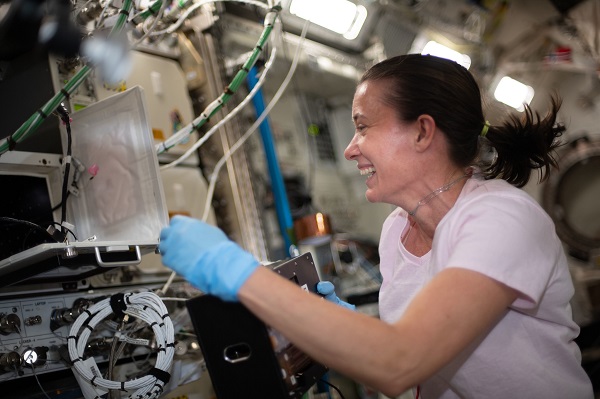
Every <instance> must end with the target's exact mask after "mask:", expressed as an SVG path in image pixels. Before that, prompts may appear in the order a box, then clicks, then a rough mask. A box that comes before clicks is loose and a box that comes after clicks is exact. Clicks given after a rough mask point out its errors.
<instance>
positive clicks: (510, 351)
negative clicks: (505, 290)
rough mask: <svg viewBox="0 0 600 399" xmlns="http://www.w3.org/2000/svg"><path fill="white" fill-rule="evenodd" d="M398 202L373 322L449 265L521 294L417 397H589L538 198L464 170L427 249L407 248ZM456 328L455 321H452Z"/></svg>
mask: <svg viewBox="0 0 600 399" xmlns="http://www.w3.org/2000/svg"><path fill="white" fill-rule="evenodd" d="M406 227H407V213H406V212H405V211H404V210H402V209H400V208H398V209H396V210H395V211H394V212H392V214H390V216H389V217H388V218H387V220H386V221H385V223H384V225H383V230H382V233H381V241H380V244H379V252H380V261H381V263H380V269H381V274H382V276H383V284H382V286H381V290H380V293H379V312H380V317H381V319H382V320H384V321H386V322H389V323H392V322H395V321H397V320H398V319H399V318H400V317H401V316H402V314H403V313H404V311H405V310H406V308H407V306H408V305H409V303H410V301H411V299H412V298H413V297H414V295H415V294H416V293H417V292H418V291H419V290H420V289H421V288H422V287H423V286H424V285H425V284H426V283H427V282H428V281H429V280H431V278H432V277H433V276H434V275H435V274H436V273H439V272H440V271H441V270H443V269H445V268H448V267H461V268H465V269H469V270H474V271H477V272H479V273H483V274H485V275H486V276H489V277H490V278H493V279H495V280H497V281H500V282H502V283H503V284H506V285H507V286H509V287H511V288H514V289H515V290H517V291H519V292H520V293H521V295H520V296H519V298H518V299H517V300H515V302H514V303H513V304H512V305H511V307H510V309H509V310H508V311H507V313H506V315H505V316H504V317H503V318H502V319H501V321H500V322H499V323H498V324H497V325H496V326H495V327H494V328H493V330H492V331H491V332H490V333H489V334H487V335H486V336H484V337H482V338H481V339H480V340H479V341H477V342H473V343H472V344H471V345H470V346H469V347H468V348H467V349H465V350H464V351H463V352H462V353H461V354H460V355H459V356H458V357H457V358H456V359H454V360H453V361H452V362H451V363H450V364H448V365H446V366H445V367H444V368H442V370H440V371H439V372H438V373H437V374H436V375H434V376H433V377H432V378H430V379H429V380H427V381H425V382H424V383H422V384H421V385H420V387H421V398H422V399H432V398H444V399H447V398H486V399H495V398H498V399H507V398H532V399H537V398H540V399H541V398H543V399H552V398H556V399H567V398H568V399H582V398H586V399H588V398H590V399H591V398H593V391H592V385H591V382H590V380H589V378H588V376H587V374H586V373H585V371H584V370H583V368H582V367H581V352H580V350H579V347H578V346H577V345H576V343H575V342H574V341H573V340H574V339H575V337H577V335H578V334H579V327H578V326H577V324H575V322H573V319H572V315H571V307H570V305H569V301H570V299H571V297H572V296H573V293H574V289H573V283H572V280H571V276H570V274H569V270H568V267H567V261H566V258H565V255H564V251H563V248H562V244H561V242H560V240H559V239H558V237H557V236H556V233H555V227H554V223H553V222H552V220H551V219H550V217H549V216H548V215H547V214H546V212H544V210H543V209H542V208H541V207H540V206H539V204H538V203H537V202H536V201H535V200H533V199H532V198H531V197H529V196H528V195H527V194H526V193H525V192H523V191H522V190H519V189H517V188H515V187H513V186H511V185H510V184H509V183H507V182H505V181H504V180H482V179H480V178H476V177H472V178H470V179H469V180H468V181H467V182H466V184H465V186H464V188H463V190H462V192H461V194H460V196H459V198H458V200H457V201H456V204H455V205H454V207H452V209H451V210H450V211H449V212H448V213H447V214H446V216H445V217H444V218H443V219H442V220H441V222H440V223H439V225H438V227H437V229H436V231H435V236H434V239H433V244H432V250H431V251H429V252H428V253H427V254H426V255H424V256H422V257H416V256H414V255H412V254H411V253H409V252H408V251H407V250H406V249H405V248H404V246H403V245H402V243H401V242H400V236H401V234H402V231H403V230H404V229H405V228H406ZM456 328H460V325H457V326H456Z"/></svg>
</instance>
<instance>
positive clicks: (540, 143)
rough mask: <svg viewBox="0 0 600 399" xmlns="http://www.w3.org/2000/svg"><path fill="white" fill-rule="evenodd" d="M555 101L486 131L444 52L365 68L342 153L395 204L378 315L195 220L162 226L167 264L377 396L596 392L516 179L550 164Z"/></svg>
mask: <svg viewBox="0 0 600 399" xmlns="http://www.w3.org/2000/svg"><path fill="white" fill-rule="evenodd" d="M558 108H559V103H558V101H557V100H553V101H552V110H551V112H550V113H549V115H548V116H547V117H545V118H544V119H541V118H540V117H539V116H538V115H537V114H534V113H533V112H531V110H530V109H527V110H526V112H525V119H524V120H523V121H521V120H519V119H517V118H512V119H510V120H508V121H507V122H505V123H504V124H502V125H499V126H491V125H490V124H489V123H488V122H486V120H485V117H484V115H483V111H482V106H481V97H480V90H479V87H478V86H477V84H476V82H475V80H474V79H473V77H472V76H471V74H470V73H469V72H468V71H467V70H466V69H464V68H463V67H461V66H460V65H458V64H456V63H454V62H452V61H447V60H444V59H440V58H437V57H433V56H422V55H416V54H412V55H405V56H399V57H394V58H391V59H389V60H385V61H383V62H381V63H379V64H376V65H375V66H373V67H372V68H371V69H370V70H369V71H367V72H366V73H365V75H364V76H363V78H362V79H361V81H360V82H359V85H358V87H357V90H356V93H355V97H354V102H353V106H352V115H353V120H354V124H355V127H356V131H355V135H354V138H353V139H352V141H351V142H350V144H349V145H348V147H347V149H346V151H345V156H346V158H347V159H349V160H352V161H356V163H357V167H358V169H359V171H360V173H361V175H365V176H367V178H366V186H367V191H366V197H367V199H368V200H369V201H371V202H385V203H389V204H393V205H396V206H397V207H398V208H397V209H396V210H395V211H394V212H393V213H392V214H391V215H390V216H389V217H388V218H387V220H386V221H385V223H384V226H383V230H382V234H381V241H380V258H381V264H380V268H381V273H382V275H383V277H384V280H383V284H382V287H381V291H380V297H379V306H380V315H381V320H378V319H375V318H372V317H369V316H366V315H363V314H360V313H357V312H352V311H349V310H347V309H342V308H340V307H336V306H335V305H333V304H332V303H328V302H325V303H323V301H319V298H318V297H317V296H315V295H306V294H305V293H304V292H303V291H302V290H299V289H294V285H293V284H292V283H290V282H288V281H285V280H284V279H281V278H279V277H278V276H277V275H276V274H275V273H272V272H270V271H269V270H268V269H267V268H262V267H258V266H259V264H258V262H257V261H256V260H255V259H254V258H253V257H252V256H251V255H250V254H248V253H247V252H245V251H243V250H242V249H241V248H240V247H239V246H237V245H236V244H235V243H233V242H232V241H229V240H228V239H227V237H225V235H224V234H223V233H222V232H221V231H220V230H218V229H216V228H214V227H212V226H209V225H206V224H203V223H200V222H198V221H194V220H192V219H187V218H174V219H173V221H172V222H171V226H170V227H167V228H166V229H164V230H163V232H162V234H161V240H162V241H161V244H160V251H161V253H162V254H163V262H164V263H165V264H166V265H167V266H169V267H171V268H173V269H174V270H176V271H177V272H178V273H180V274H181V275H183V276H184V277H186V278H187V279H188V280H189V281H190V282H191V283H192V284H194V285H196V286H197V287H198V288H199V289H201V290H202V291H204V292H207V293H210V294H214V295H217V296H220V297H221V298H222V299H225V300H233V301H235V300H239V301H240V302H241V303H243V304H244V305H245V306H246V307H247V308H248V309H250V310H251V311H252V312H254V314H255V315H257V316H258V317H259V318H261V319H262V320H263V321H264V322H265V323H267V324H268V325H271V326H273V327H274V328H276V329H277V330H279V331H281V332H282V333H283V334H284V335H286V336H287V337H288V338H289V339H290V340H291V341H292V342H294V343H295V344H296V345H297V346H298V347H300V348H301V349H302V350H304V351H305V352H306V353H307V354H308V355H310V356H311V357H313V358H314V359H316V360H317V361H319V362H321V363H323V364H326V365H328V366H329V367H331V368H333V369H335V370H337V371H339V372H341V373H343V374H345V375H347V376H349V377H351V378H353V379H355V380H357V381H361V382H363V383H365V384H367V385H369V386H371V387H373V388H375V389H377V390H379V391H381V392H382V393H384V394H386V395H387V396H396V395H399V394H400V393H402V392H404V391H405V390H406V389H409V388H414V391H415V392H416V393H417V395H419V396H420V397H422V398H425V399H429V398H512V397H527V398H545V399H548V398H592V397H593V393H592V386H591V383H590V381H589V378H588V377H587V375H586V374H585V372H584V370H583V369H582V367H581V365H580V361H581V354H580V351H579V348H578V347H577V345H576V344H575V343H574V341H573V340H574V339H575V337H576V336H577V334H578V333H579V328H578V326H577V325H576V324H575V323H574V322H573V320H572V317H571V311H570V307H569V300H570V299H571V297H572V295H573V285H572V281H571V278H570V275H569V271H568V268H567V263H566V259H565V255H564V252H563V249H562V245H561V243H560V241H559V239H558V238H557V236H556V234H555V232H554V225H553V223H552V221H551V219H550V218H549V217H548V215H547V214H546V213H545V212H544V211H543V210H542V209H541V207H540V206H539V205H538V204H537V203H536V202H535V201H534V200H533V199H531V198H530V197H529V196H527V195H526V194H525V193H524V192H523V191H521V190H519V189H518V188H516V187H521V186H523V185H524V184H525V183H527V181H528V180H529V175H530V173H531V171H532V169H537V168H541V170H542V174H541V178H542V179H543V178H544V177H545V176H547V173H548V172H549V170H550V167H551V166H552V165H554V164H555V161H554V159H553V158H552V155H551V154H552V151H553V150H554V148H555V147H556V146H557V145H558V144H557V141H556V139H557V138H558V137H559V136H560V134H561V133H562V131H563V130H564V128H562V127H560V126H555V122H556V114H557V112H558ZM491 147H493V149H494V150H495V156H494V157H493V159H488V158H490V157H488V156H487V155H488V154H489V153H490V152H489V149H490V148H491ZM490 161H491V163H490ZM515 186H516V187H515Z"/></svg>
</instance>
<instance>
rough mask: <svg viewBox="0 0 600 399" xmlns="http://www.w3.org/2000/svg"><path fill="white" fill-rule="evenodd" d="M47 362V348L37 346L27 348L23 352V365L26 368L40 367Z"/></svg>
mask: <svg viewBox="0 0 600 399" xmlns="http://www.w3.org/2000/svg"><path fill="white" fill-rule="evenodd" d="M47 360H48V348H47V347H45V346H38V347H35V348H27V349H26V350H25V352H23V364H24V365H25V366H28V367H40V366H43V365H44V364H46V361H47Z"/></svg>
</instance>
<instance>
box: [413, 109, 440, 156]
mask: <svg viewBox="0 0 600 399" xmlns="http://www.w3.org/2000/svg"><path fill="white" fill-rule="evenodd" d="M415 123H416V127H417V135H416V136H415V148H416V150H417V151H419V152H423V151H425V150H426V149H427V148H429V146H430V145H431V142H432V141H433V138H434V137H435V129H436V124H435V120H434V119H433V118H432V117H431V116H430V115H427V114H423V115H420V116H419V117H418V118H417V120H416V122H415Z"/></svg>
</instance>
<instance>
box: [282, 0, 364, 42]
mask: <svg viewBox="0 0 600 399" xmlns="http://www.w3.org/2000/svg"><path fill="white" fill-rule="evenodd" d="M290 13H292V14H294V15H296V16H298V17H300V18H304V19H307V20H309V21H310V22H312V23H314V24H316V25H319V26H322V27H324V28H326V29H329V30H331V31H334V32H336V33H339V34H340V35H343V36H344V38H346V39H348V40H353V39H356V37H358V33H359V32H360V30H361V28H362V26H363V24H364V23H365V20H366V19H367V9H366V8H365V7H363V6H359V5H356V4H354V3H353V2H351V1H348V0H293V1H292V2H291V4H290Z"/></svg>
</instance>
